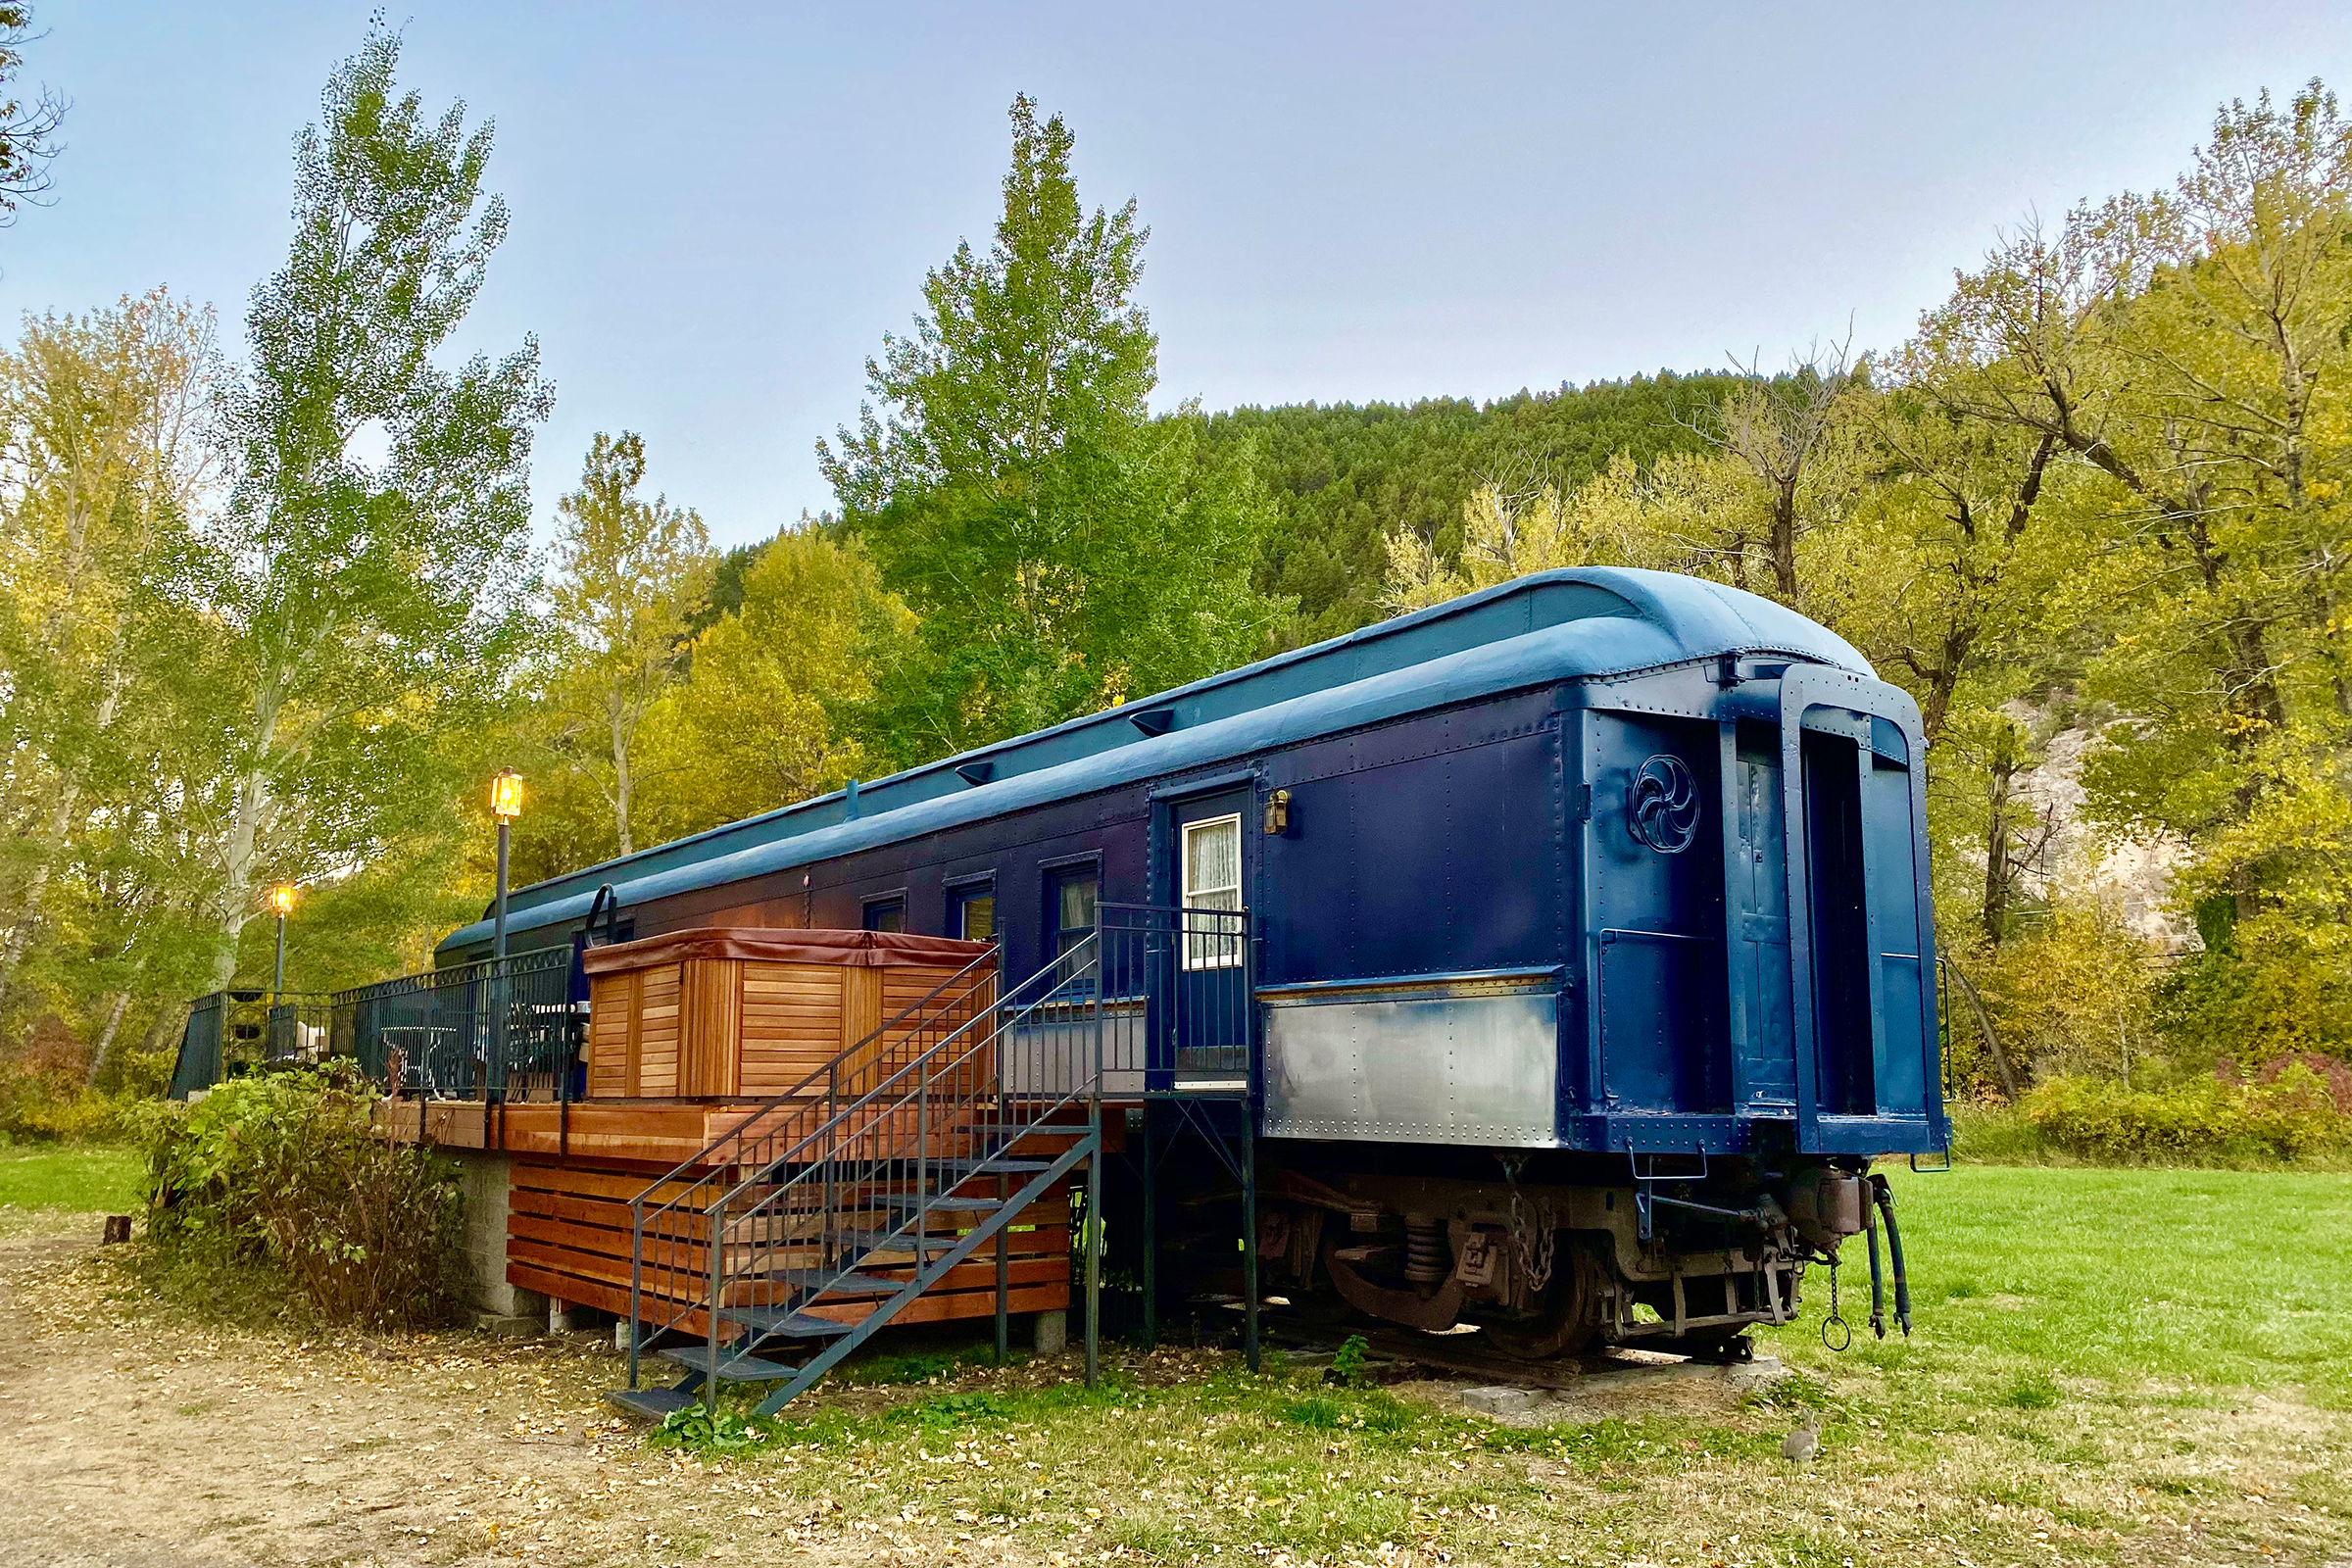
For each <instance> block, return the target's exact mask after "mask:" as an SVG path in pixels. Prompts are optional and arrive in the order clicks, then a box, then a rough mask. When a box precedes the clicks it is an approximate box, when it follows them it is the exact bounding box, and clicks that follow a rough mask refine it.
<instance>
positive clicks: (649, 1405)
mask: <svg viewBox="0 0 2352 1568" xmlns="http://www.w3.org/2000/svg"><path fill="white" fill-rule="evenodd" d="M605 1397H606V1398H607V1399H610V1400H611V1401H612V1402H613V1403H614V1404H617V1405H619V1406H620V1407H621V1408H622V1409H624V1410H631V1411H634V1412H635V1413H637V1414H638V1415H641V1416H645V1417H647V1418H648V1419H650V1420H654V1421H660V1420H662V1419H664V1418H665V1417H667V1416H668V1415H669V1414H670V1413H671V1412H672V1411H676V1410H686V1409H691V1408H693V1407H694V1406H695V1405H698V1404H700V1403H702V1402H703V1397H702V1395H701V1394H700V1393H699V1392H697V1391H696V1390H694V1389H691V1388H675V1389H607V1390H606V1391H605Z"/></svg>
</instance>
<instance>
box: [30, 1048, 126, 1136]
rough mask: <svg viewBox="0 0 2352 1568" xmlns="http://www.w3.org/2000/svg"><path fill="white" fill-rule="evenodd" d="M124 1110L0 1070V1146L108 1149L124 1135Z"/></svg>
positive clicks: (77, 1090) (86, 1093) (108, 1099)
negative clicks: (103, 1146) (99, 1146)
mask: <svg viewBox="0 0 2352 1568" xmlns="http://www.w3.org/2000/svg"><path fill="white" fill-rule="evenodd" d="M127 1109H128V1107H127V1103H126V1102H124V1101H122V1100H118V1099H116V1098H114V1097H113V1096H111V1095H103V1094H100V1093H98V1092H97V1091H95V1090H87V1089H83V1088H82V1087H81V1086H80V1085H79V1084H70V1085H65V1086H63V1087H61V1086H59V1085H57V1084H55V1083H52V1082H50V1081H48V1080H47V1079H46V1078H45V1077H44V1076H42V1075H40V1074H36V1073H30V1072H23V1071H17V1070H12V1069H10V1068H6V1067H0V1145H4V1144H10V1143H24V1144H104V1143H111V1142H114V1141H115V1140H117V1139H120V1138H121V1137H123V1134H124V1132H126V1131H127V1130H128V1125H127V1124H128V1119H129V1118H128V1115H127Z"/></svg>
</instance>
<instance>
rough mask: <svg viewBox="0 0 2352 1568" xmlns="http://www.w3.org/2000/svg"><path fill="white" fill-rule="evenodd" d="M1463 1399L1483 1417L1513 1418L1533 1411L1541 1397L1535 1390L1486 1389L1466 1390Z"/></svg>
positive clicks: (1463, 1392)
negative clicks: (1512, 1416)
mask: <svg viewBox="0 0 2352 1568" xmlns="http://www.w3.org/2000/svg"><path fill="white" fill-rule="evenodd" d="M1461 1397H1462V1403H1464V1404H1465V1405H1468V1406H1469V1407H1470V1408H1471V1409H1473V1410H1476V1411H1478V1412H1480V1413H1481V1414H1483V1415H1492V1416H1511V1415H1525V1414H1526V1413H1527V1412H1529V1411H1530V1410H1533V1409H1534V1408H1535V1406H1536V1400H1537V1399H1538V1398H1539V1397H1541V1396H1540V1395H1539V1394H1538V1392H1537V1391H1536V1390H1534V1389H1507V1388H1486V1389H1464V1390H1463V1391H1462V1396H1461Z"/></svg>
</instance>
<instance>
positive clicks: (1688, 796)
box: [1625, 752, 1699, 855]
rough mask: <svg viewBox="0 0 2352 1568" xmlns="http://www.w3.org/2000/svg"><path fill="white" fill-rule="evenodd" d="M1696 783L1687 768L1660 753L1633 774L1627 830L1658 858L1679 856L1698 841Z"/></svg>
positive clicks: (1626, 812)
mask: <svg viewBox="0 0 2352 1568" xmlns="http://www.w3.org/2000/svg"><path fill="white" fill-rule="evenodd" d="M1698 808H1699V801H1698V780H1697V779H1696V778H1695V777H1693V776H1692V774H1691V765H1690V764H1689V763H1688V762H1685V761H1684V760H1682V759H1681V758H1679V757H1676V756H1674V755H1672V754H1671V753H1666V752H1660V753H1659V754H1658V755H1657V756H1655V757H1652V758H1650V759H1649V760H1647V761H1645V762H1643V763H1642V765H1641V766H1640V767H1638V768H1636V769H1635V770H1634V782H1633V785H1632V786H1631V787H1630V788H1629V789H1628V790H1627V791H1626V800H1625V821H1626V826H1627V827H1628V828H1630V829H1631V830H1632V831H1633V835H1634V837H1635V838H1637V839H1640V840H1641V841H1642V843H1644V844H1646V845H1648V846H1649V847H1650V848H1651V849H1653V850H1655V851H1657V852H1658V853H1659V854H1660V855H1680V854H1682V853H1683V852H1684V851H1685V850H1687V849H1689V848H1690V847H1691V844H1692V843H1693V842H1695V841H1696V840H1697V838H1698V814H1699V811H1698Z"/></svg>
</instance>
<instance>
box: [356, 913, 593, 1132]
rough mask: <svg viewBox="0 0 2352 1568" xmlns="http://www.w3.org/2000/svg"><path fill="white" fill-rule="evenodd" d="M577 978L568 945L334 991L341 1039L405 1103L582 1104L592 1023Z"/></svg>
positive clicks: (366, 1069)
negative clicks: (585, 1044)
mask: <svg viewBox="0 0 2352 1568" xmlns="http://www.w3.org/2000/svg"><path fill="white" fill-rule="evenodd" d="M571 969H572V950H571V949H570V948H569V947H568V946H566V947H561V948H540V949H537V950H535V951H533V952H530V953H515V954H510V955H508V956H506V957H504V958H483V959H480V960H478V961H476V962H473V963H458V964H451V965H450V966H449V967H447V968H443V969H428V970H426V971H425V972H424V973H422V974H409V975H402V976H400V977H399V978H398V979H395V980H381V981H378V982H376V983H375V984H374V985H368V986H357V987H354V988H353V989H351V990H349V991H338V992H336V993H335V996H334V1011H335V1017H336V1020H337V1026H338V1033H339V1034H343V1033H344V1032H345V1031H347V1032H348V1033H347V1035H345V1038H348V1040H349V1042H350V1043H349V1046H348V1051H349V1054H351V1055H352V1056H353V1057H354V1058H355V1059H356V1060H357V1061H358V1062H359V1064H360V1070H361V1071H363V1072H365V1073H366V1074H367V1075H368V1077H369V1078H372V1079H374V1080H375V1081H376V1082H378V1083H381V1084H383V1085H385V1086H386V1087H388V1088H389V1089H391V1091H392V1092H393V1093H394V1094H395V1095H398V1096H400V1097H401V1098H403V1099H416V1100H483V1101H488V1100H496V1101H508V1102H521V1101H534V1100H536V1101H569V1100H576V1099H578V1098H579V1095H580V1089H581V1063H580V1059H579V1056H580V1044H581V1041H582V1040H583V1038H584V1026H585V1022H586V1016H587V1014H586V1009H585V1006H584V1005H581V1004H579V1003H577V1002H575V1001H574V1000H573V998H572V994H571V993H572V984H571Z"/></svg>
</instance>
